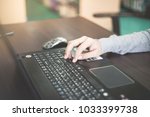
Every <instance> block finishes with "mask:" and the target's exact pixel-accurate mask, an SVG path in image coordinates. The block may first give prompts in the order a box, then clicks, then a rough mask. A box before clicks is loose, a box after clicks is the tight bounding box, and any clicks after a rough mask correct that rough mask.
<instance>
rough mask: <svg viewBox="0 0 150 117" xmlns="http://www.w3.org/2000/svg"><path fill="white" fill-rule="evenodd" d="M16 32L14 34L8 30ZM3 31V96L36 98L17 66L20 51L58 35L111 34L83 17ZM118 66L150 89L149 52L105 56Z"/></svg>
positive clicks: (0, 63)
mask: <svg viewBox="0 0 150 117" xmlns="http://www.w3.org/2000/svg"><path fill="white" fill-rule="evenodd" d="M10 31H13V32H14V35H11V36H6V35H5V33H7V32H10ZM0 32H1V33H2V35H3V36H2V37H1V39H0V53H1V55H0V99H34V97H33V95H32V93H31V91H30V89H29V87H28V84H27V83H26V82H25V80H24V76H23V75H22V73H21V72H20V69H19V67H18V65H17V57H16V55H17V54H20V53H23V52H29V51H37V50H41V49H42V48H41V47H42V44H43V43H44V42H46V41H48V40H50V39H52V38H55V37H59V36H61V37H64V38H66V39H68V40H72V39H75V38H79V37H81V36H84V35H86V36H90V37H92V38H96V39H98V38H102V37H108V36H109V35H111V34H112V33H111V32H109V31H107V30H106V29H104V28H102V27H100V26H98V25H96V24H94V23H92V22H90V21H88V20H86V19H84V18H82V17H76V18H64V19H53V20H44V21H35V22H27V23H21V24H12V25H3V26H2V28H1V30H0ZM105 56H106V57H107V58H108V59H110V60H111V61H112V63H113V64H115V65H116V66H117V67H118V68H121V69H122V70H123V71H124V72H125V73H127V74H128V75H129V76H131V77H132V78H134V79H135V80H136V81H138V82H140V83H141V84H142V85H144V86H145V87H146V88H148V89H149V90H150V53H139V54H127V55H124V56H121V55H117V54H113V53H108V54H106V55H105Z"/></svg>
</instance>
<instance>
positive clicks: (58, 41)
mask: <svg viewBox="0 0 150 117" xmlns="http://www.w3.org/2000/svg"><path fill="white" fill-rule="evenodd" d="M66 46H67V39H65V38H63V37H56V38H54V39H52V40H50V41H47V42H46V43H44V44H43V49H51V48H61V47H66Z"/></svg>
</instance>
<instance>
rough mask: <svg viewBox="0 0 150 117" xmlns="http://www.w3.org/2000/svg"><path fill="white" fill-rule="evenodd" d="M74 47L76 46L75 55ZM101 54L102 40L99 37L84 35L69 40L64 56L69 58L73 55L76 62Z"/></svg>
mask: <svg viewBox="0 0 150 117" xmlns="http://www.w3.org/2000/svg"><path fill="white" fill-rule="evenodd" d="M73 48H76V52H75V55H74V56H72V50H73ZM87 50H88V51H87ZM101 54H102V52H101V46H100V42H99V41H98V40H97V39H93V38H90V37H86V36H83V37H81V38H78V39H75V40H72V41H69V42H68V45H67V47H66V51H65V56H64V58H65V59H67V58H71V57H73V62H76V61H77V60H82V59H87V58H90V57H98V56H99V55H101Z"/></svg>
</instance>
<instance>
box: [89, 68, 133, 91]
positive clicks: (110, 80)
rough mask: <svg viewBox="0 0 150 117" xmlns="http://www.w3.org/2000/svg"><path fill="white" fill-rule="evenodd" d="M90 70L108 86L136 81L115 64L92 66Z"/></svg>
mask: <svg viewBox="0 0 150 117" xmlns="http://www.w3.org/2000/svg"><path fill="white" fill-rule="evenodd" d="M90 72H91V73H92V74H93V75H94V76H95V77H97V79H98V80H99V81H100V82H102V83H103V84H104V85H105V86H106V87H107V88H116V87H120V86H124V85H129V84H133V83H134V81H133V80H132V79H131V78H130V77H129V76H127V75H126V74H125V73H123V72H122V71H120V70H119V69H118V68H116V67H115V66H113V65H110V66H103V67H98V68H92V69H90Z"/></svg>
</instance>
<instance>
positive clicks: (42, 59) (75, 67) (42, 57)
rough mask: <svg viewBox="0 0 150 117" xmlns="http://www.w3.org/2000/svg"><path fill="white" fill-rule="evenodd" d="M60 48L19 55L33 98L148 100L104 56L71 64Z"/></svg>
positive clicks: (148, 95) (145, 91) (144, 92)
mask: <svg viewBox="0 0 150 117" xmlns="http://www.w3.org/2000/svg"><path fill="white" fill-rule="evenodd" d="M64 51H65V49H64V48H57V49H51V50H43V51H37V52H31V53H24V54H21V55H19V63H20V68H21V69H22V71H23V73H24V75H25V77H26V80H27V81H28V83H29V84H30V86H31V87H32V89H33V91H34V94H35V96H36V98H37V99H48V100H57V99H58V100H115V99H117V100H128V99H130V100H135V99H150V93H149V90H148V89H146V88H145V87H143V86H142V85H140V84H139V83H138V82H136V81H135V80H133V79H132V78H131V77H130V76H128V74H125V73H124V72H123V71H122V70H120V69H118V68H117V67H116V66H114V65H113V64H112V63H111V62H110V61H109V60H108V59H106V58H103V59H101V60H99V59H98V60H97V58H90V59H87V60H82V61H78V62H77V63H72V61H71V60H69V59H67V60H65V59H64Z"/></svg>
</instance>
